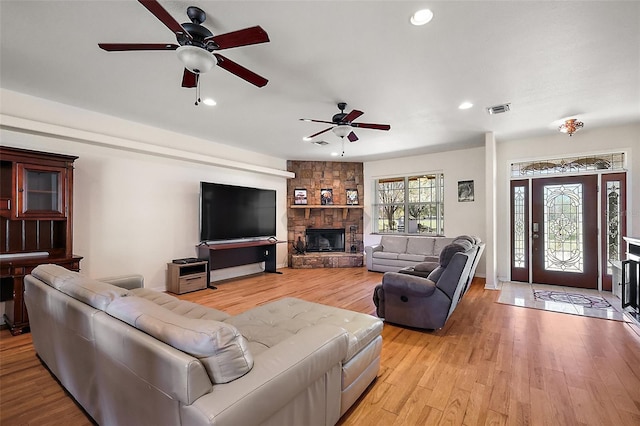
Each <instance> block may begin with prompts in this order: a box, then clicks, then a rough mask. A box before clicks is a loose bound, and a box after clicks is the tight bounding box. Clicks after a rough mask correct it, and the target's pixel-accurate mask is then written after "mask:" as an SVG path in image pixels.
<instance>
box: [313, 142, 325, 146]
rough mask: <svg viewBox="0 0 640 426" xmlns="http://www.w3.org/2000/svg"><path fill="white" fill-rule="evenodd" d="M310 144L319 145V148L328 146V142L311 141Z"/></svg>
mask: <svg viewBox="0 0 640 426" xmlns="http://www.w3.org/2000/svg"><path fill="white" fill-rule="evenodd" d="M311 143H312V144H315V145H320V146H324V145H329V142H327V141H313V142H311Z"/></svg>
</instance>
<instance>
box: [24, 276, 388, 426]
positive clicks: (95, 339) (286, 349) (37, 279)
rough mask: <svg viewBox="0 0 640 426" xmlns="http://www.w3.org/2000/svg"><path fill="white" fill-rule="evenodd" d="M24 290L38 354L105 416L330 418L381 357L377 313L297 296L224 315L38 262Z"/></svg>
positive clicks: (136, 282) (230, 421)
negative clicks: (238, 313)
mask: <svg viewBox="0 0 640 426" xmlns="http://www.w3.org/2000/svg"><path fill="white" fill-rule="evenodd" d="M25 301H26V305H27V309H28V311H29V318H30V324H31V333H32V337H33V344H34V347H35V350H36V352H37V354H38V356H39V357H40V359H41V360H42V361H43V362H44V363H45V364H46V365H47V367H48V368H49V370H50V371H51V372H52V373H53V374H54V375H55V376H56V377H57V378H58V380H59V381H60V383H61V384H62V385H63V386H64V387H65V389H66V390H67V391H68V392H69V393H70V394H71V395H72V396H73V397H74V398H75V399H76V400H77V401H78V403H79V404H80V405H81V406H82V407H83V408H84V409H85V410H86V412H87V413H88V414H89V415H90V416H91V417H92V418H93V419H94V420H95V421H96V422H97V423H98V424H101V425H125V424H135V425H172V426H175V425H259V424H265V425H294V424H295V425H333V424H335V423H336V422H337V421H338V420H339V418H340V416H341V415H342V414H344V412H345V411H346V410H347V409H348V408H349V407H350V406H351V405H352V404H353V403H354V401H355V400H356V399H357V398H358V396H360V394H362V392H363V391H364V390H365V389H366V387H367V386H368V385H369V384H370V383H371V382H372V381H373V379H374V378H375V377H376V375H377V373H378V370H379V366H380V351H381V348H382V338H381V336H380V334H381V331H382V321H380V320H379V319H378V318H375V317H372V316H370V315H366V314H362V313H357V312H351V311H348V310H344V309H338V308H334V307H330V306H325V305H320V304H317V303H311V302H307V301H304V300H299V299H294V298H285V299H281V300H278V301H275V302H271V303H267V304H265V305H262V306H259V307H257V308H255V309H251V310H249V311H246V312H244V313H242V314H240V315H236V316H230V315H228V314H227V313H225V312H222V311H219V310H216V309H212V308H208V307H204V306H201V305H197V304H195V303H190V302H187V301H183V300H179V299H177V298H175V297H173V296H170V295H168V294H165V293H160V292H156V291H152V290H149V289H145V288H143V287H142V279H141V277H140V276H132V277H119V278H114V279H106V280H104V281H96V280H91V279H89V278H87V277H84V276H82V275H80V274H78V273H76V272H72V271H69V270H66V269H64V268H62V267H60V266H57V265H41V266H38V267H37V268H35V269H34V270H33V272H32V274H31V275H28V276H27V277H26V278H25Z"/></svg>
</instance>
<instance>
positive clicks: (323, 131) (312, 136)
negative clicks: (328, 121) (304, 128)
mask: <svg viewBox="0 0 640 426" xmlns="http://www.w3.org/2000/svg"><path fill="white" fill-rule="evenodd" d="M331 129H333V127H327V128H326V129H324V130H320V131H319V132H318V133H314V134H313V135H311V136H307V137H306V138H305V139H313V138H315V137H316V136H318V135H321V134H323V133H325V132H328V131H329V130H331Z"/></svg>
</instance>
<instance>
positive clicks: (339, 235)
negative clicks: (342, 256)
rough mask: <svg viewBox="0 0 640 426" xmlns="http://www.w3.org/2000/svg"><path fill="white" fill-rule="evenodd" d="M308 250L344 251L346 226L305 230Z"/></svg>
mask: <svg viewBox="0 0 640 426" xmlns="http://www.w3.org/2000/svg"><path fill="white" fill-rule="evenodd" d="M305 235H306V243H307V252H316V253H317V252H331V251H342V252H343V251H344V239H345V230H344V228H339V229H314V228H307V229H306V231H305Z"/></svg>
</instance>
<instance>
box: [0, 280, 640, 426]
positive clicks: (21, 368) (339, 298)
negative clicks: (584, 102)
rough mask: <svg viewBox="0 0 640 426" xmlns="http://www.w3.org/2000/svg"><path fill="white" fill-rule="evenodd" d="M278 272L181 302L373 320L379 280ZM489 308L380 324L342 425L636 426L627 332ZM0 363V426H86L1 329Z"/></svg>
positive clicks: (474, 304) (478, 299)
mask: <svg viewBox="0 0 640 426" xmlns="http://www.w3.org/2000/svg"><path fill="white" fill-rule="evenodd" d="M282 272H283V274H282V275H275V274H265V275H259V276H255V277H250V278H245V279H240V280H233V281H228V282H225V283H223V284H219V285H218V290H209V289H208V290H203V291H200V292H194V293H190V294H186V295H183V296H181V298H183V299H186V300H191V301H195V302H198V303H202V304H205V305H209V306H212V307H215V308H218V309H222V310H225V311H227V312H229V313H230V314H236V313H239V312H242V311H244V310H246V309H248V308H250V307H252V306H255V305H257V304H262V303H265V302H268V301H271V300H274V299H278V298H280V297H283V296H295V297H299V298H302V299H306V300H310V301H315V302H320V303H325V304H328V305H332V306H338V307H341V308H346V309H351V310H355V311H359V312H365V313H369V314H373V313H374V305H373V302H372V300H371V295H372V291H373V288H374V286H375V285H376V284H377V283H379V282H380V280H381V278H382V275H381V274H379V273H373V272H368V271H366V270H364V269H363V268H349V269H325V270H320V269H315V270H292V269H283V270H282ZM497 297H498V292H496V291H488V290H484V282H483V281H482V280H478V279H476V280H475V281H474V284H473V286H472V288H471V290H470V291H469V292H468V293H467V295H466V296H465V298H464V299H463V300H462V302H461V304H460V305H458V308H457V309H456V311H455V312H454V314H453V315H452V317H451V318H450V319H449V321H448V323H447V325H446V326H445V328H443V329H442V330H439V331H437V332H427V331H419V330H410V329H406V328H401V327H397V326H394V325H390V324H385V326H384V331H383V339H384V343H383V348H382V365H381V369H380V373H379V376H378V379H377V380H376V381H375V382H374V383H373V384H372V386H370V387H369V389H368V390H367V391H366V392H365V394H364V395H363V396H362V397H361V399H360V400H359V401H358V402H357V403H356V404H355V406H354V407H353V408H352V409H351V410H350V411H349V412H347V413H346V414H345V415H344V416H343V418H342V419H341V421H340V424H341V425H345V426H346V425H385V426H386V425H431V424H450V425H478V424H482V425H484V424H512V425H526V424H532V425H538V424H540V425H543V424H549V425H616V426H617V425H640V339H639V338H638V336H637V334H635V333H634V332H633V331H632V330H631V329H630V328H629V327H628V326H627V325H625V324H624V323H621V322H616V321H607V320H601V319H595V318H585V317H579V316H573V315H566V314H559V313H553V312H545V311H540V310H534V309H527V308H521V307H515V306H508V305H503V304H498V303H495V300H496V299H497ZM0 362H1V365H0V424H2V425H25V424H30V425H48V424H51V425H54V424H67V425H88V424H91V422H90V419H88V418H87V417H86V415H84V414H83V412H82V411H81V410H80V409H79V408H78V407H77V406H76V405H75V404H74V402H73V400H72V399H71V398H70V397H69V396H67V395H66V394H65V393H64V391H63V390H62V389H61V387H60V386H59V384H58V383H57V382H56V381H55V380H54V379H53V378H52V377H51V375H50V374H49V373H48V372H47V370H46V369H45V368H44V367H43V366H42V364H41V363H40V362H39V360H38V359H37V357H36V355H35V352H34V350H33V346H32V344H31V338H30V334H25V335H22V336H16V337H14V336H11V335H10V334H9V332H8V331H6V330H3V331H2V332H1V333H0ZM296 426H304V425H296Z"/></svg>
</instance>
